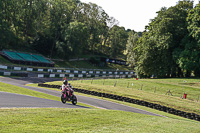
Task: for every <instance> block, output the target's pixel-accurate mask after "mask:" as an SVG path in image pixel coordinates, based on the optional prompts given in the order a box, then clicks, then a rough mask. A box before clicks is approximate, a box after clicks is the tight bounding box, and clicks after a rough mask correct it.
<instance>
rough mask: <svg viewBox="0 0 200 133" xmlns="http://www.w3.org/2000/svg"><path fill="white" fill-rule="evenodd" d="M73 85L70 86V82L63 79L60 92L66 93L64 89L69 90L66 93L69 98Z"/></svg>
mask: <svg viewBox="0 0 200 133" xmlns="http://www.w3.org/2000/svg"><path fill="white" fill-rule="evenodd" d="M72 88H73V87H72V86H71V84H70V83H68V81H67V80H66V79H65V80H64V81H63V85H62V88H61V89H62V92H63V93H66V92H65V91H66V90H69V95H68V93H66V94H67V95H68V96H69V98H70V99H71V94H73V92H74V90H73V89H72Z"/></svg>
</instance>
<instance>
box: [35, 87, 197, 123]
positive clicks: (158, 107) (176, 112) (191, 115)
mask: <svg viewBox="0 0 200 133" xmlns="http://www.w3.org/2000/svg"><path fill="white" fill-rule="evenodd" d="M38 86H40V87H49V88H57V89H60V87H61V86H60V85H49V84H38ZM73 89H74V91H75V92H79V93H84V94H89V95H94V96H99V97H105V98H110V99H114V100H119V101H124V102H128V103H133V104H138V105H141V106H146V107H149V108H153V109H156V110H160V111H163V112H167V113H170V114H174V115H178V116H181V117H185V118H188V119H192V120H196V121H200V115H198V114H195V113H188V112H184V111H180V110H176V109H174V108H169V107H166V106H162V105H160V104H155V103H150V102H146V101H142V100H137V99H132V98H129V97H123V96H118V95H114V94H108V93H102V92H96V91H89V90H84V89H78V88H73Z"/></svg>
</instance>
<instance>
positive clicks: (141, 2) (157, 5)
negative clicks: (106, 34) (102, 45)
mask: <svg viewBox="0 0 200 133" xmlns="http://www.w3.org/2000/svg"><path fill="white" fill-rule="evenodd" d="M81 2H85V3H89V2H92V3H96V4H97V5H99V6H101V7H102V8H103V9H104V10H105V12H106V13H107V14H108V15H109V16H111V17H114V18H115V19H117V20H118V21H119V26H124V27H125V28H126V29H132V30H135V31H144V29H145V25H148V23H149V20H150V19H153V18H154V17H156V12H157V11H159V10H160V9H161V7H167V8H169V7H171V6H175V5H176V3H177V2H178V0H81ZM197 3H198V0H194V4H197Z"/></svg>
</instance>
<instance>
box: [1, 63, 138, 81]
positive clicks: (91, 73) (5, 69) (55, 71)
mask: <svg viewBox="0 0 200 133" xmlns="http://www.w3.org/2000/svg"><path fill="white" fill-rule="evenodd" d="M0 70H1V73H0V75H5V76H11V75H12V73H19V72H23V73H37V77H39V78H43V77H50V78H62V77H70V78H73V77H79V78H84V77H103V78H106V77H109V78H132V77H134V76H135V73H134V72H133V71H123V70H100V69H72V68H35V67H34V68H32V67H20V66H7V65H0Z"/></svg>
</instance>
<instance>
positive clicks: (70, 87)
mask: <svg viewBox="0 0 200 133" xmlns="http://www.w3.org/2000/svg"><path fill="white" fill-rule="evenodd" d="M68 88H69V92H70V95H71V94H73V92H74V90H73V89H72V88H73V86H72V85H71V84H70V83H68Z"/></svg>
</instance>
